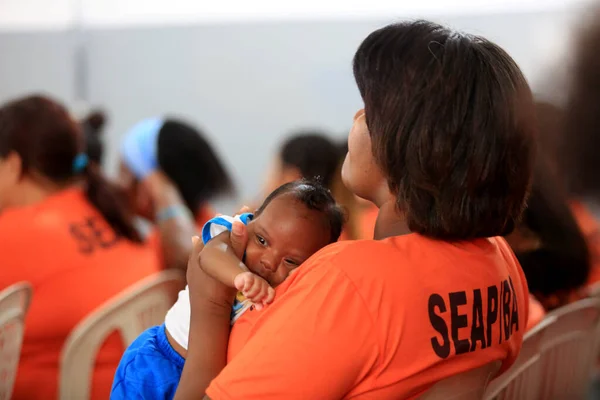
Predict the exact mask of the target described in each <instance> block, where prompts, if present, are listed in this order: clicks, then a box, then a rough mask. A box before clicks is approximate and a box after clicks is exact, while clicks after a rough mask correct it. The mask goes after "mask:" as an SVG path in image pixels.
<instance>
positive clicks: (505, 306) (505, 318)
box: [502, 281, 512, 340]
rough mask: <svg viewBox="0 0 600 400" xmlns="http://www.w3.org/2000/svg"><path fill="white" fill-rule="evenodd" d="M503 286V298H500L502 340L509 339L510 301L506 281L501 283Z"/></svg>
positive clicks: (508, 287) (509, 291) (509, 292)
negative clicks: (502, 328)
mask: <svg viewBox="0 0 600 400" xmlns="http://www.w3.org/2000/svg"><path fill="white" fill-rule="evenodd" d="M502 286H503V290H502V291H503V292H504V295H503V298H502V325H503V327H504V339H505V340H508V339H510V311H511V309H510V299H511V297H512V296H511V295H512V292H511V290H510V286H509V285H508V281H504V282H502Z"/></svg>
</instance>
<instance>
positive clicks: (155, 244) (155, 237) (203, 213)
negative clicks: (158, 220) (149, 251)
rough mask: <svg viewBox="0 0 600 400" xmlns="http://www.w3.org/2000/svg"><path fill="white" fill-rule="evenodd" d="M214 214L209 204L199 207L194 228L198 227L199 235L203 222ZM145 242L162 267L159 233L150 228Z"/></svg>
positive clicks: (162, 259) (162, 257) (162, 258)
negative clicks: (150, 230) (154, 253)
mask: <svg viewBox="0 0 600 400" xmlns="http://www.w3.org/2000/svg"><path fill="white" fill-rule="evenodd" d="M215 214H216V212H215V210H214V209H213V208H212V207H211V206H210V205H204V206H202V207H201V208H200V212H199V213H198V215H196V228H197V229H198V234H199V235H200V236H202V235H201V233H202V227H204V224H205V223H207V222H208V221H209V220H210V219H211V218H213V217H214V216H215ZM146 243H148V246H150V247H151V248H153V249H154V251H155V252H156V255H157V257H158V259H159V260H161V263H162V264H163V268H165V266H164V256H163V249H162V243H161V242H160V235H159V232H158V230H157V229H154V230H152V232H151V233H150V235H148V237H147V239H146Z"/></svg>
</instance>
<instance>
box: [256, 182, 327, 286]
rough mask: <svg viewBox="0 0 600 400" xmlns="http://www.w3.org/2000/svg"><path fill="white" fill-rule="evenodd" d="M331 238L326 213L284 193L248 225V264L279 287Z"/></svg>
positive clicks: (272, 284)
mask: <svg viewBox="0 0 600 400" xmlns="http://www.w3.org/2000/svg"><path fill="white" fill-rule="evenodd" d="M329 241H330V232H329V228H328V227H327V225H326V223H325V222H324V221H323V216H322V215H321V214H320V213H319V212H318V211H315V210H309V209H308V208H307V207H306V206H304V205H303V204H302V203H300V202H298V201H297V200H296V199H295V198H294V197H293V196H292V195H290V194H282V195H280V196H278V197H276V198H274V199H273V200H272V201H271V203H270V204H269V205H268V206H267V207H266V208H265V209H264V210H263V212H262V213H261V214H260V215H259V216H257V217H255V219H254V220H252V221H251V222H250V223H249V224H248V246H247V247H246V259H245V264H246V266H247V267H248V268H249V269H250V271H252V272H254V273H255V274H257V275H259V276H261V277H263V278H264V279H265V280H266V281H267V282H269V284H270V285H271V286H273V287H276V286H277V285H279V284H280V283H281V282H283V281H284V280H285V278H287V276H288V275H289V273H290V272H292V271H293V270H294V269H295V268H297V267H298V266H299V265H300V264H302V263H303V262H304V261H305V260H306V259H307V258H309V257H310V256H311V255H313V254H314V253H316V252H317V251H318V250H319V249H321V248H322V247H325V246H326V245H327V244H329Z"/></svg>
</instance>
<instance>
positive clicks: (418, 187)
mask: <svg viewBox="0 0 600 400" xmlns="http://www.w3.org/2000/svg"><path fill="white" fill-rule="evenodd" d="M354 76H355V79H356V83H357V85H358V88H359V91H360V94H361V96H362V98H363V101H364V104H365V116H366V123H367V126H368V129H369V132H370V135H371V139H372V144H373V148H372V150H373V154H374V157H375V159H376V160H377V162H378V163H379V165H380V167H381V168H382V170H383V171H384V173H385V174H386V176H387V179H388V183H389V187H390V189H391V190H392V192H393V193H395V194H396V197H397V206H398V208H399V209H400V210H401V211H402V212H403V213H404V214H405V216H406V219H407V223H408V226H409V228H410V229H411V230H412V231H413V232H418V233H421V234H423V235H426V236H430V237H433V238H439V239H445V240H465V239H471V238H480V237H489V236H497V235H505V234H506V233H508V232H511V231H512V230H513V228H514V226H515V223H516V221H517V220H518V219H519V217H520V215H521V213H522V211H523V208H524V204H525V199H526V197H527V192H528V189H529V184H530V179H531V169H532V161H533V147H534V146H533V139H534V132H535V129H536V126H535V117H534V111H533V101H532V96H531V91H530V90H529V87H528V85H527V82H526V80H525V78H524V77H523V74H522V73H521V71H520V70H519V68H518V67H517V65H516V64H515V62H514V61H513V60H512V59H511V58H510V56H509V55H508V54H507V53H506V52H504V50H502V49H501V48H500V47H498V46H497V45H495V44H493V43H491V42H489V41H488V40H486V39H484V38H481V37H477V36H470V35H464V34H460V33H456V32H453V31H451V30H449V29H446V28H444V27H442V26H440V25H437V24H434V23H431V22H426V21H416V22H404V23H399V24H394V25H389V26H386V27H384V28H382V29H379V30H377V31H375V32H373V33H371V34H370V35H369V36H368V37H367V38H366V39H365V40H364V42H363V43H362V44H361V45H360V47H359V49H358V51H357V52H356V55H355V57H354Z"/></svg>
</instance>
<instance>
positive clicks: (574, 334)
mask: <svg viewBox="0 0 600 400" xmlns="http://www.w3.org/2000/svg"><path fill="white" fill-rule="evenodd" d="M549 316H551V317H553V318H555V322H554V323H553V324H552V325H550V326H549V327H548V329H547V331H546V334H545V335H544V338H543V341H542V348H541V352H542V357H543V361H542V363H543V369H544V371H543V374H544V384H543V385H542V387H541V393H540V397H541V398H542V399H584V398H586V396H587V391H588V388H589V383H590V379H591V375H592V371H593V367H594V365H595V362H596V360H597V355H598V339H599V337H598V333H599V327H600V299H597V298H596V299H584V300H580V301H577V302H575V303H572V304H569V305H567V306H564V307H561V308H559V309H557V310H555V311H553V312H552V313H550V314H549Z"/></svg>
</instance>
